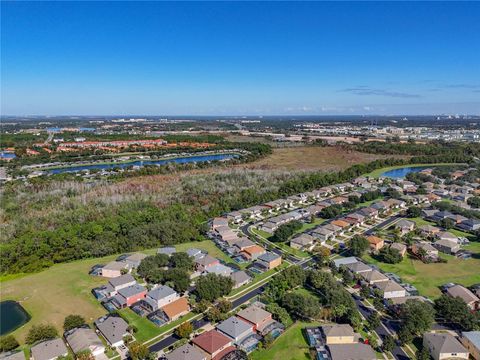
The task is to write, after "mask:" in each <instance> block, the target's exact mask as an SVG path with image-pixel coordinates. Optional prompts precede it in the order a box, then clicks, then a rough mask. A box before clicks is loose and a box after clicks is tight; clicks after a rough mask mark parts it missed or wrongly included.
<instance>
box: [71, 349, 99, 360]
mask: <svg viewBox="0 0 480 360" xmlns="http://www.w3.org/2000/svg"><path fill="white" fill-rule="evenodd" d="M75 355H76V358H77V360H95V357H94V356H93V355H92V352H91V351H90V350H82V351H79V352H78V353H76V354H75Z"/></svg>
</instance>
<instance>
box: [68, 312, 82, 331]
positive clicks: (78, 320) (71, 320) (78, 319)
mask: <svg viewBox="0 0 480 360" xmlns="http://www.w3.org/2000/svg"><path fill="white" fill-rule="evenodd" d="M85 324H86V322H85V319H84V318H83V317H82V316H80V315H68V316H67V317H65V320H64V321H63V330H65V331H68V330H72V329H75V328H77V327H80V326H83V325H85Z"/></svg>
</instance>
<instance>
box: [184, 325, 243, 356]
mask: <svg viewBox="0 0 480 360" xmlns="http://www.w3.org/2000/svg"><path fill="white" fill-rule="evenodd" d="M192 344H193V345H194V346H196V347H197V348H199V349H200V350H202V351H204V352H205V353H207V354H208V356H207V359H208V360H210V359H214V358H215V357H217V356H218V358H220V356H219V355H220V354H221V353H224V352H225V353H226V351H225V350H227V349H232V350H233V349H234V347H233V346H232V339H230V338H229V337H227V336H225V335H223V334H221V333H219V332H218V331H216V330H209V331H206V332H204V333H202V334H200V335H198V336H196V337H195V338H194V339H193V340H192Z"/></svg>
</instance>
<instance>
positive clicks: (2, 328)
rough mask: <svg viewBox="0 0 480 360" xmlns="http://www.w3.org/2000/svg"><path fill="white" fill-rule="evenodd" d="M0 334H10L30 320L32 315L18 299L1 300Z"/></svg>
mask: <svg viewBox="0 0 480 360" xmlns="http://www.w3.org/2000/svg"><path fill="white" fill-rule="evenodd" d="M0 319H1V321H0V335H5V334H8V333H9V332H11V331H13V330H15V329H16V328H18V327H20V326H22V325H23V324H25V323H27V322H28V321H29V320H30V315H28V313H27V312H26V311H25V309H24V308H23V307H22V306H21V305H20V304H19V303H17V302H16V301H12V300H7V301H2V302H0Z"/></svg>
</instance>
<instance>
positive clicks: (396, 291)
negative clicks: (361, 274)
mask: <svg viewBox="0 0 480 360" xmlns="http://www.w3.org/2000/svg"><path fill="white" fill-rule="evenodd" d="M374 286H375V287H376V288H377V289H379V290H380V291H381V292H382V295H383V298H384V299H392V298H397V297H405V296H406V295H407V291H406V290H405V289H404V288H403V287H401V286H400V285H399V284H397V283H396V282H395V281H392V280H388V281H380V282H377V283H375V285H374Z"/></svg>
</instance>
